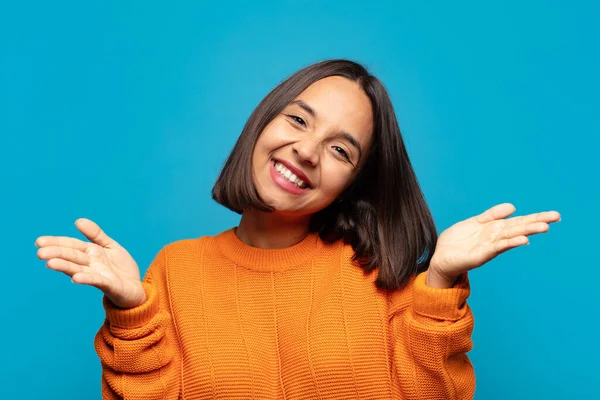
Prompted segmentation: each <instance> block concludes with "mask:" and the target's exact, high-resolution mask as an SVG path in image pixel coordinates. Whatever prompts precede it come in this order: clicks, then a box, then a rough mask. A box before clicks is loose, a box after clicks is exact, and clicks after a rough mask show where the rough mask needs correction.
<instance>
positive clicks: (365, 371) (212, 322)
mask: <svg viewBox="0 0 600 400" xmlns="http://www.w3.org/2000/svg"><path fill="white" fill-rule="evenodd" d="M213 198H214V199H215V200H216V201H217V202H219V203H220V204H222V205H224V206H226V207H228V208H230V209H231V210H234V211H236V212H238V213H240V214H241V220H240V223H239V226H238V227H236V228H232V229H229V230H227V231H225V232H222V233H220V234H218V235H216V236H213V237H209V236H206V237H201V238H198V239H193V240H192V239H188V240H181V241H177V242H175V243H171V244H169V245H167V246H165V247H164V248H163V249H162V250H161V251H160V252H159V254H158V255H157V256H156V258H155V259H154V261H153V262H152V264H151V266H150V267H149V269H148V271H147V273H146V275H145V277H144V280H143V281H142V282H141V281H140V273H139V269H138V266H137V264H136V262H135V261H134V260H133V259H132V258H131V256H130V255H129V254H128V253H127V251H126V250H125V249H124V248H122V247H121V246H119V244H118V243H117V242H115V241H114V240H113V239H111V238H110V237H108V236H107V235H106V234H105V233H104V232H103V231H102V230H101V229H100V227H99V226H98V225H96V224H95V223H94V222H92V221H90V220H87V219H79V220H77V221H76V226H77V228H78V229H79V230H80V231H81V232H82V233H83V234H84V235H85V236H86V237H87V238H88V239H89V240H90V241H91V242H84V241H81V240H78V239H75V238H65V237H52V236H42V237H40V238H38V239H37V241H36V245H37V246H38V247H40V249H39V250H38V256H39V257H40V258H41V259H44V260H48V262H47V265H48V267H50V268H51V269H53V270H56V271H60V272H63V273H65V274H67V275H69V276H71V277H72V280H73V282H75V283H79V284H85V285H91V286H95V287H97V288H99V289H100V290H102V291H103V292H104V294H105V296H104V298H103V304H104V307H105V310H106V316H107V318H106V321H105V323H104V325H103V326H102V327H101V329H100V331H99V332H98V334H97V335H96V338H95V347H96V351H97V353H98V355H99V357H100V359H101V361H102V393H103V397H104V398H109V399H116V398H139V399H155V398H156V399H158V398H160V399H177V398H187V399H192V398H217V397H219V398H229V399H237V398H255V399H275V398H288V399H300V398H322V399H333V398H339V399H349V398H369V399H389V398H399V399H446V398H453V399H466V398H472V396H473V393H474V390H475V375H474V371H473V367H472V365H471V363H470V361H469V359H468V357H467V355H466V353H467V352H468V351H469V350H471V348H472V341H471V333H472V330H473V316H472V313H471V310H470V308H469V306H468V305H467V304H466V299H467V297H468V296H469V293H470V287H469V280H468V277H467V272H468V271H469V270H472V269H474V268H477V267H480V266H482V265H483V264H484V263H486V262H487V261H489V260H491V259H492V258H494V257H496V256H497V255H498V254H500V253H502V252H504V251H506V250H509V249H511V248H514V247H517V246H520V245H523V244H527V243H528V238H527V237H528V236H529V235H533V234H536V233H540V232H545V231H547V230H548V228H549V223H551V222H555V221H558V220H559V218H560V216H559V214H558V213H557V212H543V213H538V214H532V215H528V216H522V217H514V218H509V219H505V218H507V217H508V216H510V215H512V214H513V213H514V211H515V208H514V207H513V206H512V205H511V204H500V205H497V206H495V207H492V208H491V209H489V210H487V211H485V212H484V213H482V214H479V215H476V216H474V217H472V218H469V219H467V220H465V221H462V222H459V223H457V224H455V225H454V226H452V227H451V228H449V229H448V230H446V231H444V232H443V233H442V234H441V235H440V237H439V239H438V238H437V235H436V230H435V226H434V223H433V220H432V217H431V213H430V211H429V209H428V207H427V205H426V202H425V200H424V197H423V194H422V192H421V190H420V188H419V185H418V182H417V179H416V177H415V174H414V172H413V169H412V166H411V164H410V161H409V157H408V155H407V153H406V149H405V147H404V143H403V141H402V138H401V135H400V130H399V127H398V123H397V122H396V119H395V114H394V110H393V108H392V104H391V102H390V99H389V97H388V94H387V92H386V90H385V89H384V87H383V86H382V84H381V83H380V82H379V81H378V80H377V79H376V78H375V77H373V76H371V75H370V74H369V73H368V72H367V70H366V69H365V68H363V67H362V66H361V65H359V64H356V63H354V62H351V61H347V60H329V61H324V62H320V63H317V64H314V65H311V66H309V67H306V68H304V69H302V70H301V71H299V72H297V73H295V74H294V75H292V76H291V77H290V78H288V79H287V80H286V81H284V82H283V83H281V84H280V85H279V86H278V87H276V88H275V89H274V90H273V91H272V92H271V93H269V94H268V95H267V96H266V97H265V99H264V100H263V101H262V102H261V103H260V104H259V105H258V107H257V108H256V110H255V111H254V112H253V113H252V115H251V116H250V118H249V120H248V122H247V124H246V126H245V127H244V130H243V131H242V134H241V136H240V138H239V140H238V142H237V143H236V145H235V148H234V149H233V151H232V153H231V154H230V156H229V158H228V159H227V162H226V163H225V166H224V168H223V170H222V172H221V174H220V176H219V178H218V180H217V182H216V184H215V186H214V188H213Z"/></svg>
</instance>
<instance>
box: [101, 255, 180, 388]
mask: <svg viewBox="0 0 600 400" xmlns="http://www.w3.org/2000/svg"><path fill="white" fill-rule="evenodd" d="M142 286H143V287H144V290H145V292H146V297H147V300H146V302H144V304H142V305H140V306H138V307H135V308H131V309H120V308H118V307H116V306H115V305H114V304H113V303H112V302H111V301H110V300H108V298H107V297H106V296H104V297H103V300H102V303H103V306H104V310H105V311H106V319H105V321H104V324H103V325H102V327H101V328H100V330H99V331H98V333H97V334H96V337H95V340H94V347H95V349H96V353H97V354H98V356H99V358H100V361H101V365H102V398H103V399H144V400H150V399H177V398H178V397H179V394H180V387H181V385H180V363H181V361H180V358H181V357H180V350H179V344H178V342H177V334H176V330H175V327H174V323H173V320H172V318H171V313H170V309H169V297H168V292H167V290H168V288H167V279H166V247H165V248H163V249H162V250H161V251H160V252H159V253H158V255H157V256H156V258H155V259H154V261H153V262H152V264H151V265H150V267H149V268H148V271H147V272H146V275H145V277H144V280H143V281H142Z"/></svg>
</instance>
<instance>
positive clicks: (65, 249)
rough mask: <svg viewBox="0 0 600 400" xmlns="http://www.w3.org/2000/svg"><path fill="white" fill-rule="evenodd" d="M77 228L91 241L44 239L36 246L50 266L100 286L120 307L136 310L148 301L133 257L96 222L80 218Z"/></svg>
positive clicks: (88, 283)
mask: <svg viewBox="0 0 600 400" xmlns="http://www.w3.org/2000/svg"><path fill="white" fill-rule="evenodd" d="M75 225H76V226H77V229H79V231H81V233H83V234H84V236H85V237H87V238H88V239H89V240H90V241H91V242H85V241H82V240H79V239H76V238H71V237H64V236H40V237H39V238H37V240H36V242H35V244H36V246H38V247H39V250H38V253H37V254H38V257H39V258H40V259H42V260H48V261H47V263H46V265H47V266H48V268H50V269H53V270H55V271H60V272H62V273H64V274H66V275H68V276H70V277H71V279H72V281H73V282H75V283H79V284H85V285H90V286H94V287H97V288H98V289H100V290H102V291H103V292H104V294H105V295H106V297H108V299H109V300H111V301H112V302H113V303H114V304H115V305H116V306H118V307H121V308H132V307H136V306H138V305H140V304H142V303H143V302H144V301H145V300H146V294H145V292H144V289H143V286H142V285H141V281H140V270H139V267H138V265H137V263H136V262H135V260H134V259H133V258H132V257H131V255H130V254H129V253H128V252H127V250H125V249H124V248H123V247H122V246H121V245H119V244H118V243H117V242H116V241H114V240H113V239H111V238H110V237H108V235H106V234H105V233H104V232H103V231H102V229H100V227H99V226H98V225H97V224H96V223H94V222H93V221H91V220H89V219H85V218H80V219H78V220H77V221H76V222H75Z"/></svg>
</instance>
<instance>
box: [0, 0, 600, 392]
mask: <svg viewBox="0 0 600 400" xmlns="http://www.w3.org/2000/svg"><path fill="white" fill-rule="evenodd" d="M84 3H85V4H82V2H75V1H73V2H67V1H58V2H30V1H20V2H18V3H17V2H14V4H10V5H9V4H8V2H5V3H3V4H2V5H1V6H0V37H2V39H1V40H0V135H1V142H0V149H1V152H2V157H0V174H1V176H0V177H1V178H2V183H3V185H2V187H1V189H0V190H1V195H0V209H1V210H2V217H3V218H2V229H1V230H0V235H1V237H0V243H1V246H2V257H1V258H0V266H1V268H2V269H1V271H2V283H3V288H2V291H1V292H0V296H1V298H0V300H1V302H0V304H2V308H3V310H2V312H1V314H2V318H1V321H2V322H1V323H2V329H1V333H0V335H1V339H2V340H1V343H2V345H3V348H2V353H3V361H2V363H1V366H0V368H1V371H0V380H1V385H0V387H1V388H2V389H0V390H1V393H0V397H2V398H7V399H8V398H23V399H34V398H35V399H37V398H45V399H51V398H52V399H84V398H85V399H88V398H89V399H92V398H100V363H99V361H98V358H97V356H96V354H95V352H94V348H93V337H94V335H95V333H96V331H97V330H98V329H99V327H100V325H101V324H102V321H103V318H104V314H103V310H102V306H101V296H102V295H101V292H100V291H98V290H97V289H94V288H91V287H87V286H79V285H74V284H72V283H71V282H70V279H69V278H68V277H66V276H65V275H63V274H60V273H57V272H53V271H51V270H49V269H46V268H45V263H44V262H43V261H40V260H38V259H37V257H36V250H37V249H36V248H35V246H34V241H35V239H36V237H38V236H40V235H69V236H75V237H79V238H82V236H81V234H79V232H78V231H77V230H76V229H75V226H74V225H73V222H74V221H75V220H76V219H77V218H79V217H88V218H91V219H93V220H95V221H96V222H98V223H99V224H100V226H102V227H103V228H104V230H105V231H106V232H107V233H108V234H109V235H111V236H112V237H114V238H115V239H116V240H117V241H119V242H120V243H121V244H122V245H123V246H125V247H126V248H127V249H128V250H129V251H130V253H131V254H132V255H133V256H134V258H136V260H137V261H138V263H139V265H140V266H141V268H142V272H145V270H146V268H147V267H148V265H149V263H150V262H151V260H152V259H153V258H154V256H155V255H156V253H157V252H158V250H159V249H160V248H161V247H162V246H164V245H165V244H167V243H169V242H172V241H175V240H179V239H183V238H190V237H198V236H202V235H212V234H216V233H218V232H221V231H222V230H224V229H227V228H229V227H231V226H234V225H236V224H237V222H238V216H237V215H236V214H233V213H231V212H229V211H228V210H226V209H225V208H223V207H220V206H219V205H217V204H216V203H215V202H213V201H212V200H211V198H210V189H211V187H212V185H213V182H214V180H215V178H216V176H217V173H218V171H219V170H220V167H221V166H222V164H223V162H224V161H225V158H226V157H227V155H228V153H229V151H230V150H231V148H232V146H233V144H234V142H235V140H236V138H237V136H238V134H239V133H240V132H241V129H242V127H243V125H244V123H245V121H246V119H247V118H248V116H249V115H250V113H251V112H252V110H253V109H254V107H255V106H256V105H257V104H258V103H259V101H260V100H261V99H262V98H263V96H265V95H266V94H267V92H268V91H269V90H270V89H272V88H273V87H274V86H275V85H277V84H278V83H279V82H281V81H282V80H283V79H284V78H285V77H287V76H289V75H290V74H292V73H293V72H295V71H296V70H298V69H300V68H301V67H303V66H306V65H308V64H311V63H313V62H316V61H319V60H322V59H325V58H337V57H343V58H351V59H354V60H357V61H360V62H362V63H364V64H365V65H366V66H368V67H369V68H370V69H371V71H372V72H373V73H374V74H375V75H376V76H378V77H379V78H380V79H381V80H382V81H383V82H384V84H385V85H386V86H387V88H388V90H389V92H390V94H391V97H392V100H393V102H394V105H395V108H396V112H397V115H398V119H399V122H400V127H401V129H402V131H403V135H404V139H405V141H406V144H407V147H408V151H409V154H410V156H411V160H412V162H413V165H414V167H415V169H416V172H417V176H418V177H419V180H420V182H421V185H422V188H423V190H424V192H425V195H426V197H427V200H428V202H429V205H430V206H431V209H432V212H433V214H434V217H435V220H436V223H437V226H438V229H439V230H440V231H441V230H443V229H445V228H447V227H449V226H450V225H452V224H453V223H455V222H458V221H459V220H462V219H465V218H468V217H470V216H472V215H475V214H478V213H480V212H482V211H484V210H485V209H487V208H489V207H491V206H492V205H494V204H497V203H501V202H506V201H508V202H512V203H513V204H515V206H516V207H517V213H516V214H517V215H522V214H527V213H533V212H538V211H545V210H558V211H560V212H561V213H562V219H563V220H562V222H560V223H558V224H555V225H552V227H551V228H550V232H548V233H546V234H542V235H537V236H534V237H532V238H531V245H530V246H527V247H522V248H517V249H514V250H511V251H509V252H507V253H505V254H503V255H501V256H500V257H499V258H497V259H495V260H493V261H491V262H490V263H488V264H487V265H485V266H483V267H482V268H480V269H477V270H475V271H473V272H471V273H470V277H471V282H472V294H471V297H470V299H469V304H470V305H471V307H472V309H473V312H474V314H475V331H474V334H473V340H474V344H475V347H474V349H473V350H472V351H471V352H470V353H469V357H470V358H471V360H472V362H473V364H474V366H475V369H476V376H477V392H476V398H477V399H506V398H511V399H532V398H536V399H537V398H540V399H542V398H543V399H565V398H572V399H576V398H577V399H580V398H581V399H583V398H590V397H592V396H597V395H598V390H599V389H598V385H597V382H598V380H597V379H598V377H597V373H598V367H597V362H598V359H599V358H600V351H599V346H598V320H599V317H600V315H599V313H598V304H599V300H600V298H599V296H598V292H599V290H598V286H599V281H600V274H599V272H598V267H599V263H598V255H597V252H598V245H597V239H596V237H594V236H593V234H595V232H596V231H597V227H598V222H599V219H598V213H597V210H596V209H597V206H598V204H600V201H599V200H600V198H599V191H598V182H599V181H600V179H599V173H598V171H599V168H598V166H597V162H598V155H597V154H598V149H599V147H600V146H599V145H600V140H599V139H598V135H599V133H600V129H599V128H600V116H599V115H600V112H599V111H600V102H599V100H598V93H599V91H600V80H599V78H598V71H599V70H600V62H599V61H600V60H599V51H598V42H599V39H600V29H599V27H598V20H599V18H600V12H599V11H600V8H599V5H598V4H599V3H598V2H592V1H589V2H567V1H543V2H542V1H529V2H522V1H509V2H493V3H492V2H479V1H469V2H459V3H460V4H457V3H455V2H452V3H451V4H450V2H445V1H439V2H436V3H435V4H434V3H432V2H419V4H415V3H417V2H404V1H402V2H381V1H374V2H371V3H370V4H368V5H367V4H366V2H355V1H348V0H345V1H338V2H328V3H327V5H324V4H322V3H321V2H314V1H303V2H288V1H285V2H282V1H277V2H275V1H273V2H269V3H267V2H258V3H256V4H252V5H250V4H245V3H246V2H225V1H223V2H215V3H212V4H200V2H187V3H175V2H171V3H169V4H167V3H166V2H160V3H159V2H156V3H153V2H147V1H144V2H142V1H136V2H117V1H102V2H100V1H97V2H84ZM594 381H595V382H596V383H595V384H594V383H593V382H594Z"/></svg>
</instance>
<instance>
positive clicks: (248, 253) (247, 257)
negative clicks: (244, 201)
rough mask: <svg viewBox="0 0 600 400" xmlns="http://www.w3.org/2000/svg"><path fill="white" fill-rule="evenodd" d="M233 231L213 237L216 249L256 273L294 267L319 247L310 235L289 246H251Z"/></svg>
mask: <svg viewBox="0 0 600 400" xmlns="http://www.w3.org/2000/svg"><path fill="white" fill-rule="evenodd" d="M236 229H237V227H233V228H231V229H228V230H226V231H224V232H222V233H220V234H218V235H217V236H215V239H216V241H217V245H218V246H219V250H220V251H221V253H222V254H223V255H224V256H225V257H226V258H227V259H229V260H230V261H231V262H233V263H234V264H236V265H239V266H242V267H244V268H247V269H251V270H254V271H259V272H279V271H286V270H289V269H293V268H295V267H298V266H300V265H302V264H304V263H305V262H306V261H308V260H309V259H311V258H312V257H313V256H314V255H315V254H317V252H318V250H319V249H320V248H321V246H322V242H321V239H320V238H319V235H318V234H317V233H315V232H310V233H309V234H308V235H307V236H306V237H305V238H304V239H302V240H301V241H300V242H298V243H296V244H294V245H292V246H289V247H284V248H279V249H264V248H260V247H253V246H250V245H248V244H246V243H244V242H242V241H241V240H240V238H238V237H237V235H236V234H235V230H236Z"/></svg>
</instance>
